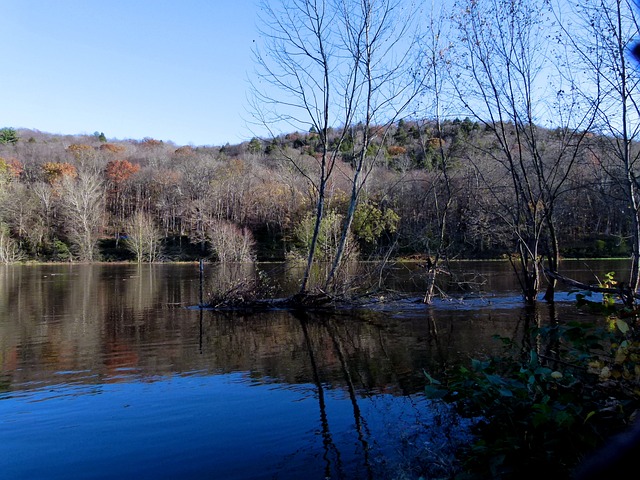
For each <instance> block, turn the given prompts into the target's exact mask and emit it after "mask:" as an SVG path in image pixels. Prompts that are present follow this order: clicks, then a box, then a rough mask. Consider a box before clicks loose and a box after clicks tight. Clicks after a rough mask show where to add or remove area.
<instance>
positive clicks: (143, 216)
mask: <svg viewBox="0 0 640 480" xmlns="http://www.w3.org/2000/svg"><path fill="white" fill-rule="evenodd" d="M125 231H126V237H125V238H124V241H123V243H124V246H125V248H126V249H127V250H129V251H130V252H132V253H133V254H134V255H135V256H136V261H137V262H138V263H142V262H153V261H155V260H157V259H158V257H159V256H160V253H161V247H162V232H161V231H160V229H158V227H156V225H155V224H154V222H153V218H152V217H151V216H150V215H149V214H147V213H144V212H137V213H136V214H134V215H133V216H132V217H131V218H129V219H128V220H127V221H126V222H125Z"/></svg>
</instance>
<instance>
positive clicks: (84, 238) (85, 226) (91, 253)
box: [60, 169, 105, 262]
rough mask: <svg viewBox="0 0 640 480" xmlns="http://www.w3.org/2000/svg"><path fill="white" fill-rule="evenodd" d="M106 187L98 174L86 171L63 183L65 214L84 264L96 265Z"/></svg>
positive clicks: (63, 213) (72, 237)
mask: <svg viewBox="0 0 640 480" xmlns="http://www.w3.org/2000/svg"><path fill="white" fill-rule="evenodd" d="M104 198H105V191H104V184H103V181H102V177H101V175H100V174H99V173H98V172H97V171H95V170H93V171H92V170H89V169H83V170H81V171H80V172H78V176H77V178H72V177H68V176H67V177H64V178H63V179H62V181H61V183H60V202H61V207H62V208H61V212H62V215H63V216H64V220H65V227H66V230H67V234H68V237H69V240H70V241H71V242H72V243H73V245H74V247H75V250H76V255H77V256H78V258H79V259H80V260H83V261H89V262H91V261H93V260H94V259H95V247H96V243H97V240H98V234H99V231H100V227H101V226H102V223H103V214H104Z"/></svg>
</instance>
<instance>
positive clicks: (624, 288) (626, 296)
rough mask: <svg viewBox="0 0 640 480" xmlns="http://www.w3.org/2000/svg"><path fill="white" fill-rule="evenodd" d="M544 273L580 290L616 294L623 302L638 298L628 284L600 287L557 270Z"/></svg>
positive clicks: (639, 296) (626, 302)
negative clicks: (566, 275)
mask: <svg viewBox="0 0 640 480" xmlns="http://www.w3.org/2000/svg"><path fill="white" fill-rule="evenodd" d="M544 273H545V274H546V275H547V276H548V277H551V278H553V279H555V280H558V281H559V282H562V283H563V284H565V285H569V286H572V287H576V288H579V289H581V290H587V291H589V292H595V293H608V294H611V295H618V296H619V297H620V298H621V299H622V301H623V302H624V303H625V304H630V303H633V301H634V300H635V299H639V298H640V295H639V294H638V293H637V292H632V291H631V289H630V288H629V286H628V285H626V284H624V283H620V284H619V285H620V286H619V287H615V288H613V287H601V286H600V285H589V284H587V283H582V282H579V281H577V280H574V279H573V278H569V277H565V276H564V275H560V274H559V273H558V272H553V271H551V270H547V269H545V271H544Z"/></svg>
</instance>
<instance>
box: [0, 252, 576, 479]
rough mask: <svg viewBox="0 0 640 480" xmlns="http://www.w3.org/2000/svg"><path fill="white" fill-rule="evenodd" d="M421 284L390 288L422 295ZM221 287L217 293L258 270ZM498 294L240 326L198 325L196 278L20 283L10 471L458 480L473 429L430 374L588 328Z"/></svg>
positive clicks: (214, 315)
mask: <svg viewBox="0 0 640 480" xmlns="http://www.w3.org/2000/svg"><path fill="white" fill-rule="evenodd" d="M268 268H271V270H270V273H271V274H272V275H273V276H274V277H277V275H279V274H284V272H285V269H283V268H282V267H281V266H275V265H274V266H272V267H268ZM412 269H413V267H411V268H408V267H407V268H405V267H402V268H399V269H398V271H397V272H396V273H397V275H396V276H394V277H393V278H389V279H387V280H388V281H390V282H393V284H394V285H395V287H396V288H397V289H398V290H399V289H400V288H404V290H405V291H409V292H411V291H416V292H419V288H416V289H415V290H412V287H411V285H414V286H419V279H418V280H416V278H417V277H416V272H415V271H413V270H412ZM462 270H463V273H465V274H466V273H467V272H468V271H470V268H469V265H467V266H465V267H464V268H463V269H462ZM206 273H207V275H206V289H208V290H210V289H214V288H217V289H224V288H226V287H227V286H228V285H229V284H230V283H229V282H232V281H235V280H233V279H234V278H235V279H237V278H242V277H243V276H250V275H253V274H255V270H254V267H247V266H235V267H233V270H232V271H222V270H216V269H215V268H214V267H208V270H207V272H206ZM290 273H291V272H290V271H287V274H288V275H289V274H290ZM482 276H483V278H485V279H486V284H487V285H491V288H495V285H497V284H498V283H500V282H502V283H501V285H503V286H504V287H505V289H504V290H503V291H502V292H496V291H489V290H485V291H484V292H477V293H476V294H475V295H474V296H473V298H472V299H471V300H465V301H464V302H460V301H458V300H455V298H457V297H456V295H457V294H458V293H460V292H459V291H457V290H455V288H453V289H452V290H451V292H452V297H451V298H449V299H447V300H443V301H440V302H436V303H435V304H434V305H433V306H425V305H422V304H420V303H416V302H415V301H413V300H412V299H411V298H408V299H406V300H404V301H401V302H395V303H393V304H385V303H381V304H380V305H379V307H378V308H376V309H372V310H367V311H343V312H337V313H336V314H332V315H328V314H318V313H312V312H297V313H295V314H293V313H291V312H287V311H273V312H262V313H256V314H248V313H244V314H231V313H227V314H225V313H219V312H211V311H205V310H201V309H190V308H186V307H188V306H193V305H196V304H198V303H199V285H200V282H199V270H198V266H197V265H193V264H185V265H142V266H137V265H62V266H52V265H48V266H5V267H2V268H0V423H1V424H2V429H0V442H1V444H2V445H3V449H4V456H2V457H0V469H1V470H2V471H3V472H7V474H8V475H9V476H8V477H7V478H43V477H46V478H72V477H74V476H76V477H78V478H91V477H93V478H113V477H117V476H125V477H131V476H134V475H135V476H136V477H153V478H163V477H164V478H175V477H177V476H179V477H180V478H189V477H192V478H196V477H197V478H201V477H202V476H206V477H210V478H273V477H277V478H299V477H300V476H301V475H302V474H304V476H306V477H308V478H367V479H369V478H374V477H375V478H385V476H392V474H393V475H397V474H398V471H405V470H406V472H414V469H415V468H416V464H420V463H421V462H422V463H424V464H428V465H426V466H425V465H423V467H422V468H423V470H421V472H424V471H430V472H431V473H433V474H434V475H435V474H436V473H437V474H438V475H442V476H446V472H447V469H448V468H452V465H450V464H448V463H447V462H448V461H452V460H451V459H452V456H451V453H452V451H453V449H455V445H456V442H460V441H465V437H464V425H463V426H461V425H457V424H456V423H455V422H453V420H452V418H451V417H450V416H449V415H448V412H446V411H440V410H438V409H437V408H435V406H433V405H431V404H430V403H429V402H427V401H426V400H425V399H424V398H423V397H422V396H421V395H420V393H421V392H422V390H423V388H424V377H423V374H422V371H423V369H426V370H428V371H430V372H431V373H433V374H437V372H439V371H441V369H443V368H446V367H447V366H449V365H451V364H454V363H457V362H459V361H460V360H461V359H467V358H468V357H470V356H475V355H478V354H479V353H480V352H496V351H499V350H500V349H501V345H500V344H499V343H498V342H495V341H494V339H493V336H494V335H496V334H497V335H500V336H503V337H506V338H513V339H520V338H523V336H524V335H523V333H524V331H525V330H526V329H527V328H528V326H530V325H532V324H548V323H550V322H557V321H566V320H567V319H568V318H569V317H570V316H571V315H578V314H577V313H575V311H574V310H573V309H572V308H570V306H569V304H567V305H563V304H557V305H556V306H554V307H553V308H554V309H553V310H545V309H546V308H547V307H545V306H540V307H539V308H538V309H537V310H532V311H531V310H527V311H525V310H523V309H522V308H521V306H520V305H521V303H520V302H519V299H518V296H517V294H514V293H513V291H512V290H510V288H512V287H508V285H510V283H509V282H510V280H509V277H508V275H507V274H505V272H504V270H500V269H499V268H498V269H497V268H495V266H494V267H493V269H491V268H487V269H486V270H485V271H483V272H482ZM403 277H406V278H404V280H403ZM418 278H419V274H418ZM402 285H404V287H402ZM507 287H508V288H507ZM283 290H284V288H283ZM456 292H457V293H456ZM419 297H420V294H418V295H417V298H419ZM539 348H540V349H542V346H539ZM552 351H553V350H552V349H551V350H547V351H544V350H540V353H541V354H551V352H552ZM416 462H417V463H416ZM403 469H405V470H403ZM436 469H440V470H438V472H436ZM406 472H405V473H406ZM407 476H411V474H410V473H407Z"/></svg>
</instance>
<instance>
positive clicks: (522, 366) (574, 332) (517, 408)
mask: <svg viewBox="0 0 640 480" xmlns="http://www.w3.org/2000/svg"><path fill="white" fill-rule="evenodd" d="M530 334H531V340H532V342H531V345H535V347H534V348H530V349H529V350H527V351H526V354H524V355H520V354H517V353H516V354H514V352H513V350H512V348H513V347H515V344H513V343H512V342H511V341H508V340H504V339H503V341H504V343H505V345H506V346H507V347H509V349H510V350H509V351H507V352H505V354H504V355H503V356H499V357H492V358H489V359H486V360H473V361H472V362H471V365H470V367H461V368H459V369H458V370H456V371H453V372H451V373H450V374H449V375H448V376H447V377H446V379H445V380H444V381H443V382H440V381H438V380H436V379H434V378H432V377H430V376H429V375H427V377H428V380H429V385H428V386H427V388H426V393H427V395H428V396H429V397H431V398H441V399H442V400H444V401H446V402H449V403H452V404H454V405H455V406H456V409H457V411H458V413H459V414H460V415H461V416H463V417H465V418H470V419H473V420H474V427H473V433H474V434H475V441H473V442H471V443H470V444H469V445H468V446H467V447H466V448H465V449H464V450H463V451H461V452H460V454H461V456H462V457H463V459H464V465H465V470H466V474H465V477H468V478H496V479H499V478H512V477H513V476H514V475H516V474H519V475H522V474H523V473H526V474H527V475H528V476H529V477H530V476H534V477H535V476H540V475H552V476H553V478H567V477H568V476H569V475H570V472H571V471H572V470H573V469H574V468H575V466H576V465H577V464H578V463H579V462H580V461H581V460H582V458H583V457H584V455H585V454H586V453H587V452H590V451H591V450H593V449H594V448H595V447H596V446H599V445H600V444H602V442H603V441H604V439H606V438H608V437H609V436H610V435H612V434H614V433H617V432H618V431H620V430H621V429H623V428H624V427H625V426H626V425H627V424H628V423H629V422H630V419H631V418H632V416H633V415H634V412H635V410H636V409H637V408H638V407H639V405H640V383H639V379H640V343H638V341H637V337H636V338H635V340H634V339H633V338H632V337H633V336H634V335H635V332H634V331H633V328H631V327H630V326H629V324H628V323H627V322H626V321H624V320H620V319H615V320H614V321H613V323H610V324H609V325H607V328H598V327H596V326H594V325H585V324H577V323H573V324H569V325H566V326H553V327H547V328H536V329H534V330H532V331H531V332H530ZM543 345H546V346H547V348H546V350H544V351H548V352H551V353H550V354H549V355H544V354H541V353H539V352H540V351H543V350H542V346H543Z"/></svg>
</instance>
